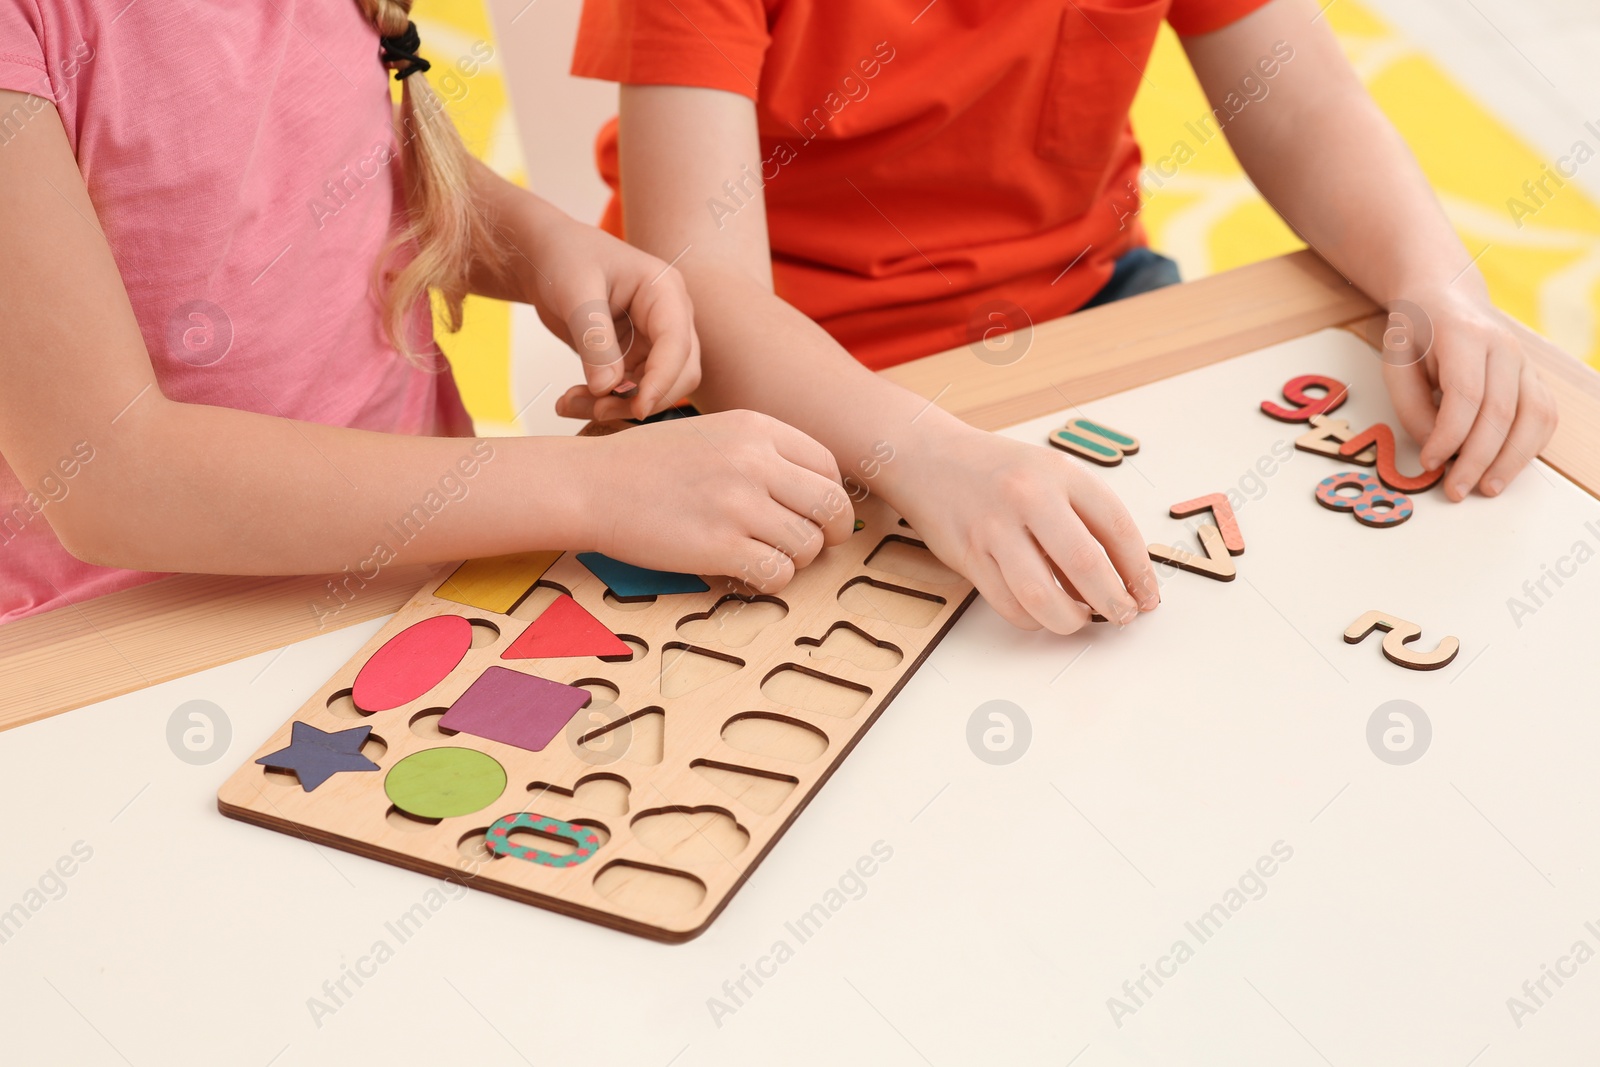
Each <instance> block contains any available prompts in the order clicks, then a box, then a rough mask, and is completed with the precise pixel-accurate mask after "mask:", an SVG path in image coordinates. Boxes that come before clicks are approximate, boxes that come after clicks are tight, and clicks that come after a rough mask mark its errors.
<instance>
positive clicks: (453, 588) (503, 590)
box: [438, 552, 561, 615]
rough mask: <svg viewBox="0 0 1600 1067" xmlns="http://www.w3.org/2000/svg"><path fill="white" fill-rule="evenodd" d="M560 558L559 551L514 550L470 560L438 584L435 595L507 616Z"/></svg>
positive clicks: (441, 598) (442, 598)
mask: <svg viewBox="0 0 1600 1067" xmlns="http://www.w3.org/2000/svg"><path fill="white" fill-rule="evenodd" d="M560 558H561V553H560V552H514V553H512V554H511V555H509V556H491V557H490V558H488V559H469V560H467V561H466V562H465V563H463V564H462V565H461V566H459V567H457V568H456V569H455V571H454V572H453V573H452V574H451V575H450V577H448V578H446V579H445V580H444V581H443V582H441V583H440V585H439V592H438V597H439V599H440V600H453V601H455V602H456V603H457V604H465V605H466V606H467V607H469V608H482V609H483V610H484V611H493V612H497V613H499V614H501V615H508V614H510V612H511V609H512V608H513V607H515V606H516V603H517V601H519V600H521V599H522V598H523V597H524V596H526V595H527V593H528V591H529V590H530V589H532V588H533V587H534V585H535V584H537V582H538V581H539V579H540V578H542V577H544V572H545V571H547V570H549V569H550V565H551V564H552V563H554V562H555V561H556V560H558V559H560Z"/></svg>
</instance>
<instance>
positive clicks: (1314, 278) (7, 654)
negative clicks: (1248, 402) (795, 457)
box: [0, 251, 1600, 730]
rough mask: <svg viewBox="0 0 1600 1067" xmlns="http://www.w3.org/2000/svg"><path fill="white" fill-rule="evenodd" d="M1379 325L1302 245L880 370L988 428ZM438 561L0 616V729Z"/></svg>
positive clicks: (1553, 374)
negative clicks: (1015, 344)
mask: <svg viewBox="0 0 1600 1067" xmlns="http://www.w3.org/2000/svg"><path fill="white" fill-rule="evenodd" d="M1382 321H1383V320H1382V318H1381V316H1379V312H1378V308H1377V307H1376V306H1375V305H1373V304H1372V302H1371V301H1369V300H1367V298H1366V297H1365V296H1363V295H1362V294H1361V293H1360V292H1359V291H1358V290H1356V289H1355V288H1354V287H1353V286H1351V285H1350V284H1349V283H1347V282H1346V281H1345V280H1344V279H1343V278H1341V277H1340V276H1339V275H1338V274H1337V273H1335V272H1334V271H1333V269H1332V268H1330V267H1328V266H1327V265H1326V264H1325V263H1323V262H1322V261H1321V260H1320V259H1318V258H1317V257H1316V256H1315V255H1314V254H1312V253H1311V252H1308V251H1302V252H1296V253H1293V254H1291V255H1287V256H1280V257H1278V258H1276V259H1270V260H1265V261H1263V262H1260V263H1254V264H1251V265H1249V266H1245V267H1240V268H1238V269H1236V270H1231V271H1227V272H1224V273H1222V274H1217V275H1213V276H1211V277H1209V278H1203V279H1201V280H1199V281H1196V282H1190V283H1188V284H1185V285H1181V286H1174V287H1171V288H1168V289H1162V290H1158V291H1156V292H1153V293H1147V294H1145V295H1143V296H1139V297H1136V298H1134V299H1132V300H1126V301H1120V302H1117V303H1114V304H1108V305H1104V306H1102V307H1099V308H1095V309H1092V310H1090V311H1084V312H1080V313H1078V314H1076V315H1070V316H1067V317H1065V318H1060V319H1055V320H1052V321H1049V322H1044V323H1040V324H1038V325H1037V326H1035V327H1032V328H1031V329H1030V330H1029V331H1028V334H1027V336H1026V338H1024V339H1023V340H1024V343H1023V344H1022V345H1020V346H1019V348H1018V350H1019V351H1020V352H1021V355H1020V357H1018V356H1009V358H1010V359H1011V361H1010V362H1007V363H1005V364H1004V365H995V364H994V363H991V362H985V360H984V359H982V358H979V354H978V353H977V352H975V351H974V350H972V349H971V348H968V347H962V348H957V349H952V350H950V351H948V352H941V353H937V354H935V355H931V356H927V357H925V358H923V359H918V360H914V361H912V362H910V363H905V364H902V365H900V366H898V367H892V368H890V369H888V370H886V371H884V372H883V373H884V376H885V377H887V378H889V379H890V380H892V381H896V382H898V383H900V384H901V385H904V386H905V387H906V388H908V389H910V390H911V391H912V392H915V393H918V394H919V395H921V396H924V397H927V398H928V399H929V400H931V401H934V402H936V403H938V404H939V405H940V406H941V407H943V408H945V409H947V410H949V411H951V412H953V413H954V414H956V415H957V416H959V417H961V418H962V419H964V420H966V421H967V422H969V423H971V424H972V425H974V426H978V427H981V428H984V429H991V430H993V429H1001V428H1003V427H1005V426H1010V425H1015V424H1016V423H1018V422H1022V421H1025V420H1027V419H1031V418H1037V417H1038V416H1040V415H1046V414H1049V413H1050V412H1053V411H1060V410H1061V409H1063V408H1067V407H1071V406H1074V405H1077V404H1080V403H1083V402H1086V401H1090V400H1094V399H1098V398H1099V397H1103V396H1109V395H1111V394H1112V393H1119V392H1122V391H1124V390H1126V389H1131V388H1133V387H1135V386H1139V385H1144V384H1147V383H1149V382H1153V381H1158V380H1161V379H1164V378H1169V377H1172V376H1173V375H1176V374H1182V373H1184V372H1185V371H1190V370H1194V369H1196V368H1199V367H1204V366H1207V365H1209V364H1212V363H1216V362H1220V361H1221V360H1225V359H1231V358H1232V357H1234V356H1239V355H1243V354H1244V353H1246V352H1250V351H1254V350H1256V349H1259V348H1263V347H1266V346H1268V345H1272V344H1277V343H1280V342H1283V341H1289V340H1292V339H1294V338H1296V337H1301V336H1304V335H1306V334H1309V333H1314V332H1315V331H1317V330H1321V329H1326V328H1329V327H1339V326H1344V327H1347V328H1352V329H1354V330H1355V331H1356V332H1357V333H1359V334H1361V335H1362V336H1367V337H1371V336H1375V334H1374V333H1373V332H1372V331H1373V329H1374V327H1380V328H1381V325H1382ZM1151 323H1159V324H1160V328H1159V329H1155V330H1152V329H1151V328H1150V324H1151ZM985 354H986V355H988V354H987V353H985ZM989 358H991V359H992V358H994V357H993V356H992V355H990V356H989ZM1538 358H1539V365H1540V370H1541V372H1542V373H1543V375H1544V378H1545V381H1546V382H1547V383H1548V384H1549V386H1550V388H1551V389H1552V391H1553V392H1554V393H1555V395H1556V400H1557V404H1558V405H1559V408H1560V412H1561V418H1562V422H1561V426H1560V428H1559V429H1558V430H1557V433H1556V436H1555V438H1554V440H1552V441H1551V443H1550V446H1549V447H1548V448H1546V449H1545V451H1544V452H1543V453H1541V458H1542V459H1544V460H1545V461H1546V462H1547V463H1549V464H1550V465H1551V466H1552V467H1554V468H1555V469H1556V470H1557V471H1559V472H1561V474H1563V475H1564V476H1566V477H1567V478H1569V479H1571V480H1572V481H1573V482H1575V483H1577V484H1578V485H1580V486H1582V487H1583V488H1584V489H1585V490H1587V491H1588V492H1589V493H1591V494H1593V495H1595V496H1597V497H1600V375H1597V374H1596V373H1595V372H1594V371H1593V370H1592V369H1591V368H1589V367H1587V366H1585V365H1584V364H1582V363H1580V362H1578V361H1577V360H1576V359H1572V358H1570V357H1567V358H1561V359H1558V358H1552V357H1546V356H1543V355H1541V356H1540V357H1538ZM442 566H444V565H443V564H440V565H421V566H419V565H410V566H404V567H393V568H389V569H387V570H384V571H380V572H379V573H378V575H376V576H375V577H374V578H372V579H371V580H368V581H364V582H361V583H360V584H359V586H358V587H352V582H351V581H350V580H349V578H348V576H329V575H316V576H297V577H281V578H240V577H232V576H223V575H175V576H172V577H169V578H163V579H159V580H157V581H154V582H148V583H145V584H143V585H139V586H135V587H134V588H132V589H125V590H122V591H120V592H117V593H112V594H109V595H107V596H103V597H97V598H94V599H92V600H86V601H84V602H82V603H80V604H75V605H69V606H67V607H63V608H59V609H56V610H54V611H49V612H45V613H42V614H40V615H35V616H31V617H29V618H25V619H19V620H17V621H15V622H10V623H6V624H4V625H0V678H4V679H5V681H6V685H5V687H4V689H3V690H0V730H6V729H10V728H12V727H15V726H21V725H23V724H25V723H29V722H34V721H37V720H39V719H43V718H47V717H49V716H51V715H56V714H59V713H61V712H64V711H70V710H72V709H74V708H79V707H82V706H84V705H86V704H93V703H97V702H99V701H102V700H108V699H110V698H112V697H116V696H121V695H123V694H124V693H129V692H132V691H133V690H135V689H140V688H144V687H146V686H150V685H156V684H158V683H161V682H166V681H170V680H172V679H174V678H178V677H182V676H184V675H187V674H193V673H195V672H197V671H202V670H205V669H207V668H210V667H215V666H218V665H220V664H223V663H230V662H232V661H234V660H237V659H242V658H244V657H246V656H252V655H255V654H257V653H260V652H265V651H269V650H271V649H274V648H282V647H284V646H286V645H289V644H292V643H294V642H296V641H301V640H304V639H306V638H308V637H315V636H316V635H317V634H319V633H323V632H325V631H327V630H329V629H337V628H341V627H345V626H351V625H354V624H356V623H359V622H365V621H367V620H369V619H374V618H377V617H379V616H382V615H388V614H390V613H392V612H394V611H397V610H398V609H399V608H400V607H401V606H402V605H403V604H404V603H405V602H406V601H407V600H409V599H410V598H411V596H412V595H413V594H414V593H415V592H416V591H417V589H419V588H420V587H421V586H422V585H423V584H424V583H425V582H426V581H428V580H429V579H430V578H432V577H433V576H434V575H435V574H436V573H437V572H438V570H439V569H440V567H442ZM340 590H342V592H341V591H340ZM319 603H320V604H321V605H322V607H321V608H320V609H319V608H318V607H317V605H318V604H319ZM330 607H331V608H336V610H333V611H332V613H331V614H330V613H329V609H330Z"/></svg>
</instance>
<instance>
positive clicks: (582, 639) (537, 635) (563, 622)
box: [500, 593, 633, 659]
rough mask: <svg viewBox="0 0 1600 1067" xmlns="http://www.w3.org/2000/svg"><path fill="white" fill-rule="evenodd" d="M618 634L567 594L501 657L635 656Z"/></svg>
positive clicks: (556, 600)
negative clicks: (619, 638)
mask: <svg viewBox="0 0 1600 1067" xmlns="http://www.w3.org/2000/svg"><path fill="white" fill-rule="evenodd" d="M631 655H633V649H631V648H629V647H628V646H627V645H626V644H624V643H623V642H622V641H620V640H618V639H617V635H616V634H614V633H612V632H611V631H610V630H608V629H606V627H605V625H604V624H603V623H602V622H601V621H600V620H599V619H597V618H595V617H594V616H593V615H590V614H589V613H588V612H587V611H584V610H583V607H582V605H580V604H579V603H578V602H577V601H576V600H573V599H572V598H571V597H570V596H567V595H566V594H565V593H563V594H562V595H560V596H558V597H556V599H555V602H554V603H552V604H551V605H550V606H549V607H548V608H545V609H544V611H543V612H542V613H540V615H539V617H538V618H537V619H534V620H533V622H532V623H531V624H529V626H528V628H527V629H526V630H524V631H522V633H521V635H520V636H518V638H517V639H516V640H515V641H513V642H511V647H510V648H508V649H506V650H505V651H504V652H503V653H501V654H500V658H501V659H560V658H564V657H572V656H631Z"/></svg>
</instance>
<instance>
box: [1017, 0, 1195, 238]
mask: <svg viewBox="0 0 1600 1067" xmlns="http://www.w3.org/2000/svg"><path fill="white" fill-rule="evenodd" d="M1170 6H1171V0H1133V2H1125V3H1118V2H1117V0H1067V2H1066V3H1064V4H1063V5H1062V11H1061V25H1060V29H1059V31H1058V32H1057V34H1056V42H1055V53H1054V55H1053V56H1052V57H1051V61H1050V71H1049V75H1048V77H1047V79H1046V84H1045V94H1044V101H1043V105H1042V106H1041V108H1040V112H1039V130H1038V134H1037V137H1036V139H1035V142H1034V151H1035V152H1036V153H1037V154H1038V155H1039V156H1040V157H1042V158H1044V159H1046V160H1049V161H1050V162H1052V163H1059V164H1061V166H1062V168H1063V169H1064V171H1065V172H1066V176H1067V178H1068V182H1069V188H1070V190H1071V192H1072V195H1073V196H1074V197H1078V198H1081V201H1082V204H1081V206H1082V208H1083V210H1088V208H1089V207H1090V204H1091V202H1092V199H1093V197H1094V196H1095V195H1096V193H1098V191H1099V188H1100V183H1101V181H1102V179H1103V178H1104V176H1105V170H1106V166H1107V164H1109V163H1110V161H1111V156H1112V153H1113V152H1114V151H1115V150H1116V148H1117V144H1118V141H1119V139H1120V137H1121V134H1122V131H1123V129H1124V128H1125V127H1126V125H1127V122H1128V109H1129V108H1130V107H1131V106H1132V104H1133V98H1134V95H1135V94H1136V93H1138V91H1139V84H1140V81H1141V79H1142V78H1143V74H1144V68H1145V64H1146V62H1147V61H1148V60H1149V58H1150V49H1151V47H1152V46H1153V45H1154V44H1155V39H1156V31H1157V30H1159V29H1160V27H1161V20H1162V19H1163V18H1164V17H1165V16H1166V13H1167V9H1168V8H1169V7H1170Z"/></svg>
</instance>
